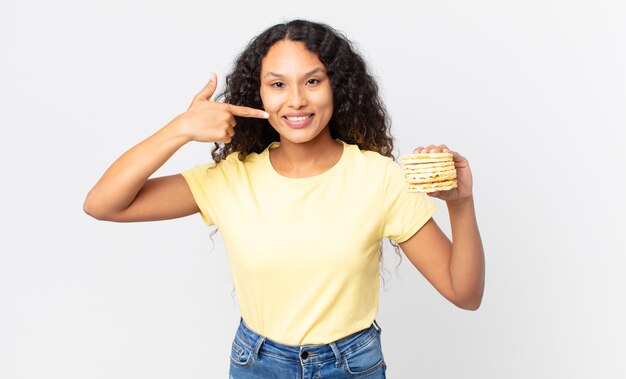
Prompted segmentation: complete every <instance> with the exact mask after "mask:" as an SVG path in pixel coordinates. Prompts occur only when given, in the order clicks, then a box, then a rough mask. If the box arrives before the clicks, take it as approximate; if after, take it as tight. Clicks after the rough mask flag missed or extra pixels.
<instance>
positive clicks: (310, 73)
mask: <svg viewBox="0 0 626 379" xmlns="http://www.w3.org/2000/svg"><path fill="white" fill-rule="evenodd" d="M320 71H324V69H322V68H321V67H317V68H314V69H313V70H311V71H309V72H307V73H305V74H304V75H303V76H310V75H313V74H316V73H318V72H320ZM270 75H271V76H275V77H277V78H282V77H284V75H282V74H277V73H275V72H271V71H269V72H268V73H267V74H265V77H268V76H270Z"/></svg>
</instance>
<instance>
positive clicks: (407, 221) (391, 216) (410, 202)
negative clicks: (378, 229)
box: [383, 159, 437, 243]
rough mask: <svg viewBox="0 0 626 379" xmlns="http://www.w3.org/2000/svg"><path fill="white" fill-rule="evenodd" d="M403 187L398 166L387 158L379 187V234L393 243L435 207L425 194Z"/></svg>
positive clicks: (412, 231) (414, 229) (405, 237)
mask: <svg viewBox="0 0 626 379" xmlns="http://www.w3.org/2000/svg"><path fill="white" fill-rule="evenodd" d="M406 188H407V187H406V182H405V181H404V175H403V173H402V168H401V167H400V165H399V164H397V163H396V162H394V161H393V160H391V159H390V160H389V162H388V164H387V167H386V170H385V183H384V188H383V207H384V208H383V213H384V216H383V238H389V239H391V240H393V241H395V242H397V243H401V242H404V241H406V240H408V239H409V238H411V237H412V236H413V235H414V234H415V233H416V232H417V231H418V230H419V229H420V228H421V227H422V226H424V224H425V223H426V222H427V221H428V220H429V219H430V218H431V217H432V216H433V214H434V213H435V211H436V210H437V207H436V206H435V203H434V202H433V201H432V200H431V199H429V198H428V196H427V195H426V194H424V193H419V192H408V191H407V190H406Z"/></svg>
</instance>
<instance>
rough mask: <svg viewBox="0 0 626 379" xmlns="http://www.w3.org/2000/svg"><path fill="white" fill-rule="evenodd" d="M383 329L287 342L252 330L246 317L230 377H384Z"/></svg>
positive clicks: (234, 349)
mask: <svg viewBox="0 0 626 379" xmlns="http://www.w3.org/2000/svg"><path fill="white" fill-rule="evenodd" d="M380 334H381V329H380V326H378V323H377V322H376V321H374V323H373V324H372V325H371V326H370V327H369V328H367V329H363V330H361V331H359V332H356V333H354V334H351V335H349V336H347V337H344V338H342V339H340V340H338V341H335V342H331V343H329V344H326V345H301V346H292V345H283V344H280V343H278V342H275V341H272V340H270V339H269V338H266V337H263V336H260V335H258V334H256V333H255V332H253V331H252V330H250V329H249V328H248V326H247V325H246V324H245V322H244V321H243V319H242V320H241V322H240V323H239V328H238V329H237V333H236V334H235V339H234V340H233V346H232V350H231V354H230V379H312V378H320V379H339V378H367V379H384V378H385V371H386V370H387V365H386V364H385V360H384V358H383V353H382V348H381V342H380Z"/></svg>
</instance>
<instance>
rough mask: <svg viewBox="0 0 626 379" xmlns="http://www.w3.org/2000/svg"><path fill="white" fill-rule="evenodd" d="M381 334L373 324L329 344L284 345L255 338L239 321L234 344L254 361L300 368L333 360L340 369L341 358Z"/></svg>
mask: <svg viewBox="0 0 626 379" xmlns="http://www.w3.org/2000/svg"><path fill="white" fill-rule="evenodd" d="M381 332H382V329H381V328H380V326H379V325H378V323H377V322H376V320H374V322H373V323H372V325H371V326H370V327H369V328H366V329H363V330H360V331H358V332H355V333H353V334H350V335H349V336H346V337H344V338H341V339H339V340H337V341H334V342H331V343H328V344H307V345H299V346H297V345H286V344H282V343H279V342H276V341H273V340H271V339H269V338H267V337H264V336H261V335H259V334H257V333H256V332H254V331H253V330H251V329H250V328H249V327H248V326H247V325H246V323H245V321H244V320H243V319H241V321H240V324H239V328H238V329H237V334H236V336H235V341H236V342H239V343H242V344H244V345H245V346H246V347H248V348H249V349H251V350H252V355H253V356H254V357H255V358H257V359H258V358H259V354H261V355H263V354H267V355H271V356H272V357H274V358H276V359H283V360H285V361H296V362H301V363H302V364H307V363H320V362H324V361H327V360H331V359H334V360H336V362H337V366H339V365H341V356H342V354H345V353H349V352H352V351H356V350H358V349H360V348H361V347H363V346H365V345H367V343H369V342H370V341H371V340H372V338H375V337H377V335H378V334H380V333H381Z"/></svg>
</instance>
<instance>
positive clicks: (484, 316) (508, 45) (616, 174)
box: [0, 0, 626, 379]
mask: <svg viewBox="0 0 626 379" xmlns="http://www.w3.org/2000/svg"><path fill="white" fill-rule="evenodd" d="M403 3H405V5H398V4H394V3H393V2H391V1H386V2H382V3H373V4H366V3H364V2H360V1H343V2H342V1H312V2H304V1H303V2H295V1H272V2H264V1H256V2H251V3H250V4H245V3H242V2H238V1H220V2H210V1H202V2H201V1H177V2H173V1H171V2H168V1H154V0H152V1H148V0H146V1H111V0H108V1H104V0H103V1H69V0H57V1H43V0H38V1H17V0H14V1H8V2H7V1H6V0H3V1H2V3H1V5H0V54H1V56H0V125H1V129H0V175H1V176H0V177H1V180H2V182H1V186H0V191H1V192H0V194H1V198H0V199H1V200H2V205H1V208H0V217H1V222H2V225H1V229H0V233H1V235H0V236H1V238H0V251H1V253H0V377H1V378H6V379H18V378H20V379H21V378H28V379H35V378H37V379H39V378H64V379H73V378H76V379H78V378H80V379H84V378H90V379H99V378H107V379H108V378H117V379H124V378H129V379H131V378H132V379H136V378H187V379H192V378H225V377H226V376H227V370H228V364H229V361H228V355H229V351H230V350H229V349H230V343H231V341H232V337H233V335H234V332H235V329H236V326H237V323H238V320H239V314H238V308H237V303H236V302H235V294H234V288H233V284H232V280H231V278H230V273H229V267H228V265H227V262H226V255H225V251H224V249H223V245H222V243H221V240H220V239H219V234H218V235H217V236H216V238H215V246H214V247H213V245H212V243H211V240H210V239H209V236H208V233H209V229H208V228H206V227H205V226H204V224H203V223H202V221H201V219H200V217H199V216H192V217H188V218H185V219H179V220H172V221H165V222H158V223H143V224H114V223H106V222H99V221H96V220H94V219H91V218H89V217H88V216H87V215H85V214H84V213H83V212H82V202H83V200H84V197H85V195H86V194H87V192H88V191H89V189H90V188H91V186H92V185H93V184H94V183H95V182H96V180H97V179H98V178H99V177H100V175H101V174H102V173H103V172H104V170H105V169H106V168H107V167H108V166H109V165H110V164H111V163H112V162H113V160H114V159H115V158H116V157H118V156H119V155H120V154H122V153H123V152H124V151H125V150H127V149H128V148H130V147H131V146H133V145H134V144H136V143H138V142H139V141H140V140H142V139H143V138H146V137H147V136H149V135H150V134H152V133H153V132H155V131H156V130H157V129H159V128H160V127H161V126H163V125H165V124H166V123H167V122H168V121H169V120H171V119H172V118H173V117H175V116H176V115H177V114H179V113H181V112H183V111H184V110H185V109H186V108H187V106H188V104H189V102H190V101H191V98H192V97H193V95H194V94H195V93H196V92H197V91H198V90H200V88H202V86H203V85H204V84H205V82H206V81H207V80H208V78H209V74H210V72H211V71H216V72H217V73H218V75H219V77H220V78H223V77H224V75H225V74H226V73H227V72H228V71H229V69H230V67H231V64H232V62H233V59H234V57H235V56H236V55H237V54H238V53H239V52H240V51H241V50H242V49H243V47H244V46H245V44H246V43H247V42H248V41H249V40H250V39H251V38H252V37H253V36H254V35H256V34H258V33H259V32H261V31H262V30H264V29H265V28H267V27H269V26H271V25H273V24H275V23H277V22H281V21H283V20H290V19H292V18H309V19H312V20H316V21H322V22H326V23H329V24H331V25H333V26H334V27H335V28H337V29H339V30H341V31H344V32H345V33H346V34H347V36H348V37H349V38H350V39H351V40H353V41H355V43H356V44H357V46H358V48H359V49H360V51H361V52H362V54H363V55H364V57H365V58H366V59H367V60H368V62H369V63H370V65H371V68H372V71H373V73H374V75H375V76H376V78H377V79H378V80H379V83H380V85H381V89H382V92H383V96H384V99H385V101H386V104H387V107H388V109H389V111H390V113H391V116H392V120H393V133H394V135H395V137H396V138H397V151H396V154H405V153H409V152H410V151H411V149H412V148H413V147H416V146H419V145H424V144H430V143H435V144H441V143H445V144H447V145H448V146H450V147H451V148H453V149H455V150H457V151H459V152H461V153H462V154H463V155H465V156H466V157H467V158H468V159H469V161H470V164H471V167H472V169H473V173H474V177H475V187H474V189H475V202H476V208H477V212H478V219H479V225H480V229H481V233H482V237H483V241H484V247H485V254H486V262H487V281H486V289H485V296H484V301H483V303H482V306H481V308H480V309H479V310H478V311H476V312H470V311H464V310H461V309H458V308H456V307H455V306H454V305H452V304H451V303H449V302H447V301H446V300H445V299H444V298H443V297H442V296H441V295H439V293H437V292H436V291H435V290H434V288H433V287H432V286H430V284H429V283H428V282H427V281H426V280H425V279H424V278H423V277H421V276H420V274H419V273H418V272H417V270H415V269H414V268H413V267H412V266H411V264H410V262H409V261H408V260H407V259H406V258H405V259H404V260H403V262H402V264H401V265H400V267H399V268H398V269H397V271H396V269H395V267H396V265H397V262H398V260H397V257H396V256H395V255H394V254H393V253H392V252H391V251H390V250H389V249H388V250H387V252H386V255H385V268H386V270H387V275H388V277H387V279H386V289H385V290H381V296H382V298H381V304H380V310H379V314H378V320H379V322H380V324H381V326H382V328H383V348H384V352H385V357H386V360H387V364H388V366H389V368H388V371H387V373H388V377H390V378H442V379H443V378H624V377H626V360H624V356H626V348H625V346H624V340H625V339H626V327H625V323H624V320H626V297H625V296H624V288H626V279H625V278H624V273H623V267H624V264H625V263H626V259H625V258H624V253H625V252H626V249H625V244H624V227H625V226H626V224H625V222H624V215H625V213H626V200H625V195H626V188H625V183H626V180H625V179H626V177H625V174H624V169H623V166H624V163H625V162H626V159H625V158H626V156H625V155H626V153H625V152H624V150H625V147H626V146H625V145H626V136H625V130H626V128H625V126H626V111H625V105H626V73H625V68H626V43H625V42H624V41H625V40H626V39H625V38H624V37H625V36H626V22H624V20H625V19H626V5H624V3H623V2H621V1H617V0H616V1H601V0H600V1H566V0H563V1H555V0H541V1H536V0H531V1H517V2H514V1H496V0H493V1H485V0H482V1H456V2H455V1H417V2H413V4H412V5H411V7H412V8H405V7H407V6H408V5H406V4H408V3H410V2H403ZM209 149H210V146H209V145H202V144H191V145H188V146H185V147H184V148H183V149H181V150H180V151H179V152H178V153H177V154H176V155H175V156H174V157H173V158H172V159H171V160H170V161H169V162H168V163H167V164H166V165H165V166H164V167H163V168H162V169H161V170H160V171H159V172H158V173H157V174H159V175H160V174H171V173H176V172H179V171H181V170H183V169H186V168H189V167H191V166H193V165H195V164H198V163H204V162H207V161H208V160H209V159H210V154H209ZM438 205H439V206H440V209H439V211H438V213H437V214H436V220H437V221H438V223H439V224H440V225H442V226H443V228H444V230H446V232H449V225H448V219H447V212H446V210H445V205H444V204H443V203H441V202H438ZM294 285H306V284H305V283H301V284H294Z"/></svg>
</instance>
